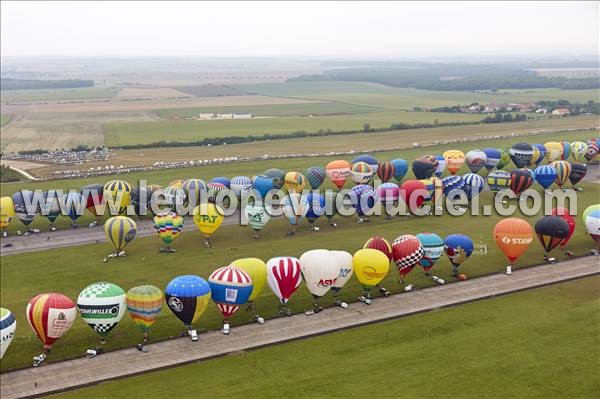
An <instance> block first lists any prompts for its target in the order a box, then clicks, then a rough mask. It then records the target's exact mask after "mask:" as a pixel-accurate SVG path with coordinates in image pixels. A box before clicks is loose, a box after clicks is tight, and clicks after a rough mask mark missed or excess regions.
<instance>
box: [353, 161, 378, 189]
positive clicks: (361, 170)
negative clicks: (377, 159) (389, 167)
mask: <svg viewBox="0 0 600 399" xmlns="http://www.w3.org/2000/svg"><path fill="white" fill-rule="evenodd" d="M371 177H373V169H372V168H371V166H369V164H368V163H366V162H356V163H353V164H352V168H350V180H352V181H353V182H354V183H356V184H366V183H368V182H369V180H371Z"/></svg>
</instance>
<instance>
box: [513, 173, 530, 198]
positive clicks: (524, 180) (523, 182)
mask: <svg viewBox="0 0 600 399" xmlns="http://www.w3.org/2000/svg"><path fill="white" fill-rule="evenodd" d="M532 183H533V177H531V174H530V173H529V170H527V169H515V170H513V171H512V172H510V189H511V190H512V191H513V193H515V195H517V196H518V195H519V194H521V193H522V192H523V191H525V190H527V189H528V188H529V187H531V184H532Z"/></svg>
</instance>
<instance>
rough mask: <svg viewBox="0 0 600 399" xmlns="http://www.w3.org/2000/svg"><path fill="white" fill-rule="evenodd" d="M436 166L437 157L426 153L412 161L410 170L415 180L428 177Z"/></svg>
mask: <svg viewBox="0 0 600 399" xmlns="http://www.w3.org/2000/svg"><path fill="white" fill-rule="evenodd" d="M437 167H438V163H437V159H436V158H435V156H433V155H426V156H424V157H419V158H417V159H415V160H414V161H413V163H412V172H413V175H414V176H415V178H416V179H417V180H423V179H429V178H430V177H431V176H433V172H435V170H436V169H437Z"/></svg>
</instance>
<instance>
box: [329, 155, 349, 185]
mask: <svg viewBox="0 0 600 399" xmlns="http://www.w3.org/2000/svg"><path fill="white" fill-rule="evenodd" d="M325 173H326V174H327V177H329V180H331V181H332V182H333V184H335V186H336V187H337V188H338V189H341V188H342V187H344V184H345V183H346V180H348V177H350V162H348V161H344V160H343V159H338V160H337V161H331V162H329V163H328V164H327V166H326V167H325Z"/></svg>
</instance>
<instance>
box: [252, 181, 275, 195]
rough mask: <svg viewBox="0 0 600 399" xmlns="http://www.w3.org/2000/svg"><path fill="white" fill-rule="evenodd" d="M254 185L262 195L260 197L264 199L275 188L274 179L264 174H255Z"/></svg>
mask: <svg viewBox="0 0 600 399" xmlns="http://www.w3.org/2000/svg"><path fill="white" fill-rule="evenodd" d="M252 187H253V188H254V190H255V191H256V192H257V193H258V194H259V195H260V199H264V198H265V197H266V196H267V193H268V192H269V191H271V190H273V189H275V185H274V184H273V180H271V179H270V178H269V177H267V176H263V175H260V176H254V178H253V179H252Z"/></svg>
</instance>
